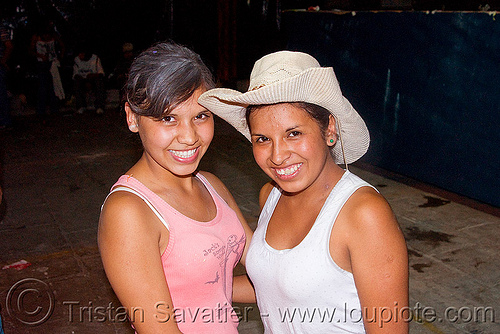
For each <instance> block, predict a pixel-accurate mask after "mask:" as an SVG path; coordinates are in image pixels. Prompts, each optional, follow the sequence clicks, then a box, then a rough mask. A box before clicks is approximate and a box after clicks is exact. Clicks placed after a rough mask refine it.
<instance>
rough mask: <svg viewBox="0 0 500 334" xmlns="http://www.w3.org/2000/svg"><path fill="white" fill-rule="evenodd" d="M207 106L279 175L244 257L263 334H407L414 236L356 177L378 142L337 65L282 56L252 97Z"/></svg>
mask: <svg viewBox="0 0 500 334" xmlns="http://www.w3.org/2000/svg"><path fill="white" fill-rule="evenodd" d="M198 102H199V103H200V104H201V105H203V106H205V107H206V108H207V109H209V110H210V111H213V112H214V113H215V114H217V115H218V116H220V117H222V118H223V119H225V120H226V121H228V122H229V123H230V124H232V125H233V126H234V127H235V128H236V129H237V130H239V131H240V132H241V133H243V134H244V135H245V136H246V138H247V139H249V140H250V141H251V143H252V148H253V155H254V158H255V161H256V162H257V164H258V165H259V167H260V168H261V169H262V170H263V171H264V172H265V173H266V174H267V175H268V176H269V177H270V178H271V179H272V182H270V183H268V184H266V185H265V186H264V187H263V188H262V190H261V194H260V204H261V208H262V211H261V214H260V217H259V222H258V226H257V229H256V230H255V233H254V235H253V237H252V240H251V243H250V246H249V249H248V254H247V257H246V270H247V272H248V277H250V279H251V280H252V283H253V287H255V293H256V299H257V304H258V306H259V311H260V312H261V317H262V322H263V323H264V327H265V333H266V334H267V333H269V334H271V333H280V334H283V333H300V334H305V333H311V334H316V333H365V332H366V333H391V334H396V333H397V334H403V333H408V320H409V319H411V314H409V312H410V310H409V308H408V258H407V251H406V245H405V240H404V237H403V234H402V232H401V230H400V229H399V226H398V223H397V221H396V219H395V217H394V214H393V212H392V210H391V208H390V207H389V205H388V203H387V202H386V201H385V199H384V198H383V197H382V196H381V195H380V194H379V193H378V191H377V190H376V189H375V188H374V187H372V186H371V185H370V184H368V183H367V182H365V181H363V180H362V179H360V178H359V177H357V176H356V175H354V174H353V173H351V172H350V171H349V169H348V164H350V163H352V162H354V161H356V160H357V159H359V158H360V157H361V156H363V154H365V152H366V151H367V149H368V145H369V142H370V138H369V135H368V129H367V127H366V125H365V123H364V121H363V119H362V118H361V117H360V115H359V114H358V113H357V111H356V110H355V109H354V108H353V107H352V105H351V104H350V103H349V101H348V100H347V99H346V98H345V97H344V96H343V94H342V92H341V90H340V86H339V84H338V81H337V79H336V77H335V73H334V71H333V69H332V68H331V67H321V66H320V64H319V63H318V61H317V60H316V59H314V58H313V57H312V56H310V55H308V54H305V53H302V52H291V51H280V52H275V53H272V54H269V55H267V56H264V57H262V58H261V59H260V60H258V61H257V62H256V63H255V65H254V68H253V70H252V73H251V76H250V85H249V89H248V91H247V92H245V93H241V92H237V91H234V90H230V89H223V88H215V89H212V90H209V91H208V92H205V93H204V94H202V96H201V97H200V99H199V100H198ZM339 164H340V165H344V167H341V166H339ZM240 278H241V280H240ZM236 282H238V284H237V285H235V286H234V299H235V300H237V301H240V302H243V301H246V302H249V301H253V300H254V298H255V296H254V294H253V289H252V286H251V285H250V284H249V282H248V281H245V277H238V278H237V279H235V283H236ZM240 283H241V284H240ZM240 287H244V289H240Z"/></svg>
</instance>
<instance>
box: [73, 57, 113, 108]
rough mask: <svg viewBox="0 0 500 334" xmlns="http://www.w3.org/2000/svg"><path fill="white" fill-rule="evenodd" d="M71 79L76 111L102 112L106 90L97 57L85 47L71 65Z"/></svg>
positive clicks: (102, 70) (102, 71)
mask: <svg viewBox="0 0 500 334" xmlns="http://www.w3.org/2000/svg"><path fill="white" fill-rule="evenodd" d="M73 81H74V85H75V86H74V93H75V98H76V108H77V113H78V114H83V112H84V111H85V110H96V113H97V114H103V113H104V103H105V100H106V90H105V88H104V69H103V67H102V64H101V60H100V59H99V57H98V56H97V55H95V54H93V53H91V52H89V51H88V50H86V49H82V50H80V52H79V53H78V55H77V56H76V57H75V62H74V65H73Z"/></svg>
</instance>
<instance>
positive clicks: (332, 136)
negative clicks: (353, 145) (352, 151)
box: [325, 115, 338, 146]
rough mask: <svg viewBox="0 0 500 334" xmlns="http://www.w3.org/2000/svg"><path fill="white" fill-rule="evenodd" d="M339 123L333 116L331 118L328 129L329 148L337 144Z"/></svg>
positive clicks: (327, 140)
mask: <svg viewBox="0 0 500 334" xmlns="http://www.w3.org/2000/svg"><path fill="white" fill-rule="evenodd" d="M336 124H337V121H336V120H335V117H333V115H330V116H329V121H328V128H327V130H326V136H325V138H326V144H327V145H328V146H334V145H335V143H337V139H338V135H337V126H336Z"/></svg>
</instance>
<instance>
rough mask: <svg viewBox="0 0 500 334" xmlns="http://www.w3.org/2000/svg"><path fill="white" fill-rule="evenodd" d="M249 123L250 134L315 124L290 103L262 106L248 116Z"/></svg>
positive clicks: (306, 114) (308, 116)
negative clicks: (269, 129)
mask: <svg viewBox="0 0 500 334" xmlns="http://www.w3.org/2000/svg"><path fill="white" fill-rule="evenodd" d="M249 122H250V127H251V129H252V132H255V130H257V129H258V128H268V127H273V128H281V127H286V128H288V127H290V126H299V125H302V126H304V125H311V124H316V122H315V121H314V119H313V118H312V116H311V115H310V114H309V113H308V112H307V111H305V110H304V109H303V108H301V107H299V106H297V105H295V104H291V103H279V104H273V105H268V106H262V107H260V108H258V109H256V110H254V111H253V112H252V113H251V114H250V116H249Z"/></svg>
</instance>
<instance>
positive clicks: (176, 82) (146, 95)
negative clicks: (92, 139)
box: [124, 42, 215, 119]
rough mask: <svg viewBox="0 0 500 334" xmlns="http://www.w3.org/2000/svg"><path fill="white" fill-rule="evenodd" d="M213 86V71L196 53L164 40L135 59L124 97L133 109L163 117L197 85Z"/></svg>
mask: <svg viewBox="0 0 500 334" xmlns="http://www.w3.org/2000/svg"><path fill="white" fill-rule="evenodd" d="M214 87H215V84H214V80H213V76H212V73H211V72H210V70H209V69H208V67H207V66H206V65H205V64H204V63H203V61H202V60H201V57H200V56H199V55H198V54H197V53H195V52H193V51H192V50H190V49H189V48H187V47H185V46H182V45H179V44H176V43H173V42H162V43H158V44H155V45H153V46H152V47H150V48H148V49H147V50H145V51H143V52H142V53H141V54H139V56H137V57H136V58H135V59H134V61H133V62H132V65H131V66H130V71H129V76H128V79H127V83H126V84H125V87H124V97H125V99H126V101H127V102H128V103H129V105H130V108H131V109H132V111H133V112H134V113H136V114H138V115H141V116H147V117H153V118H156V119H161V118H162V117H164V116H165V115H167V114H168V113H170V112H171V111H172V110H173V109H174V108H175V107H177V106H178V105H179V104H181V103H183V102H184V101H186V100H188V99H189V97H190V96H191V95H192V94H193V93H194V92H195V91H196V90H197V89H198V88H205V89H211V88H214Z"/></svg>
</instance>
